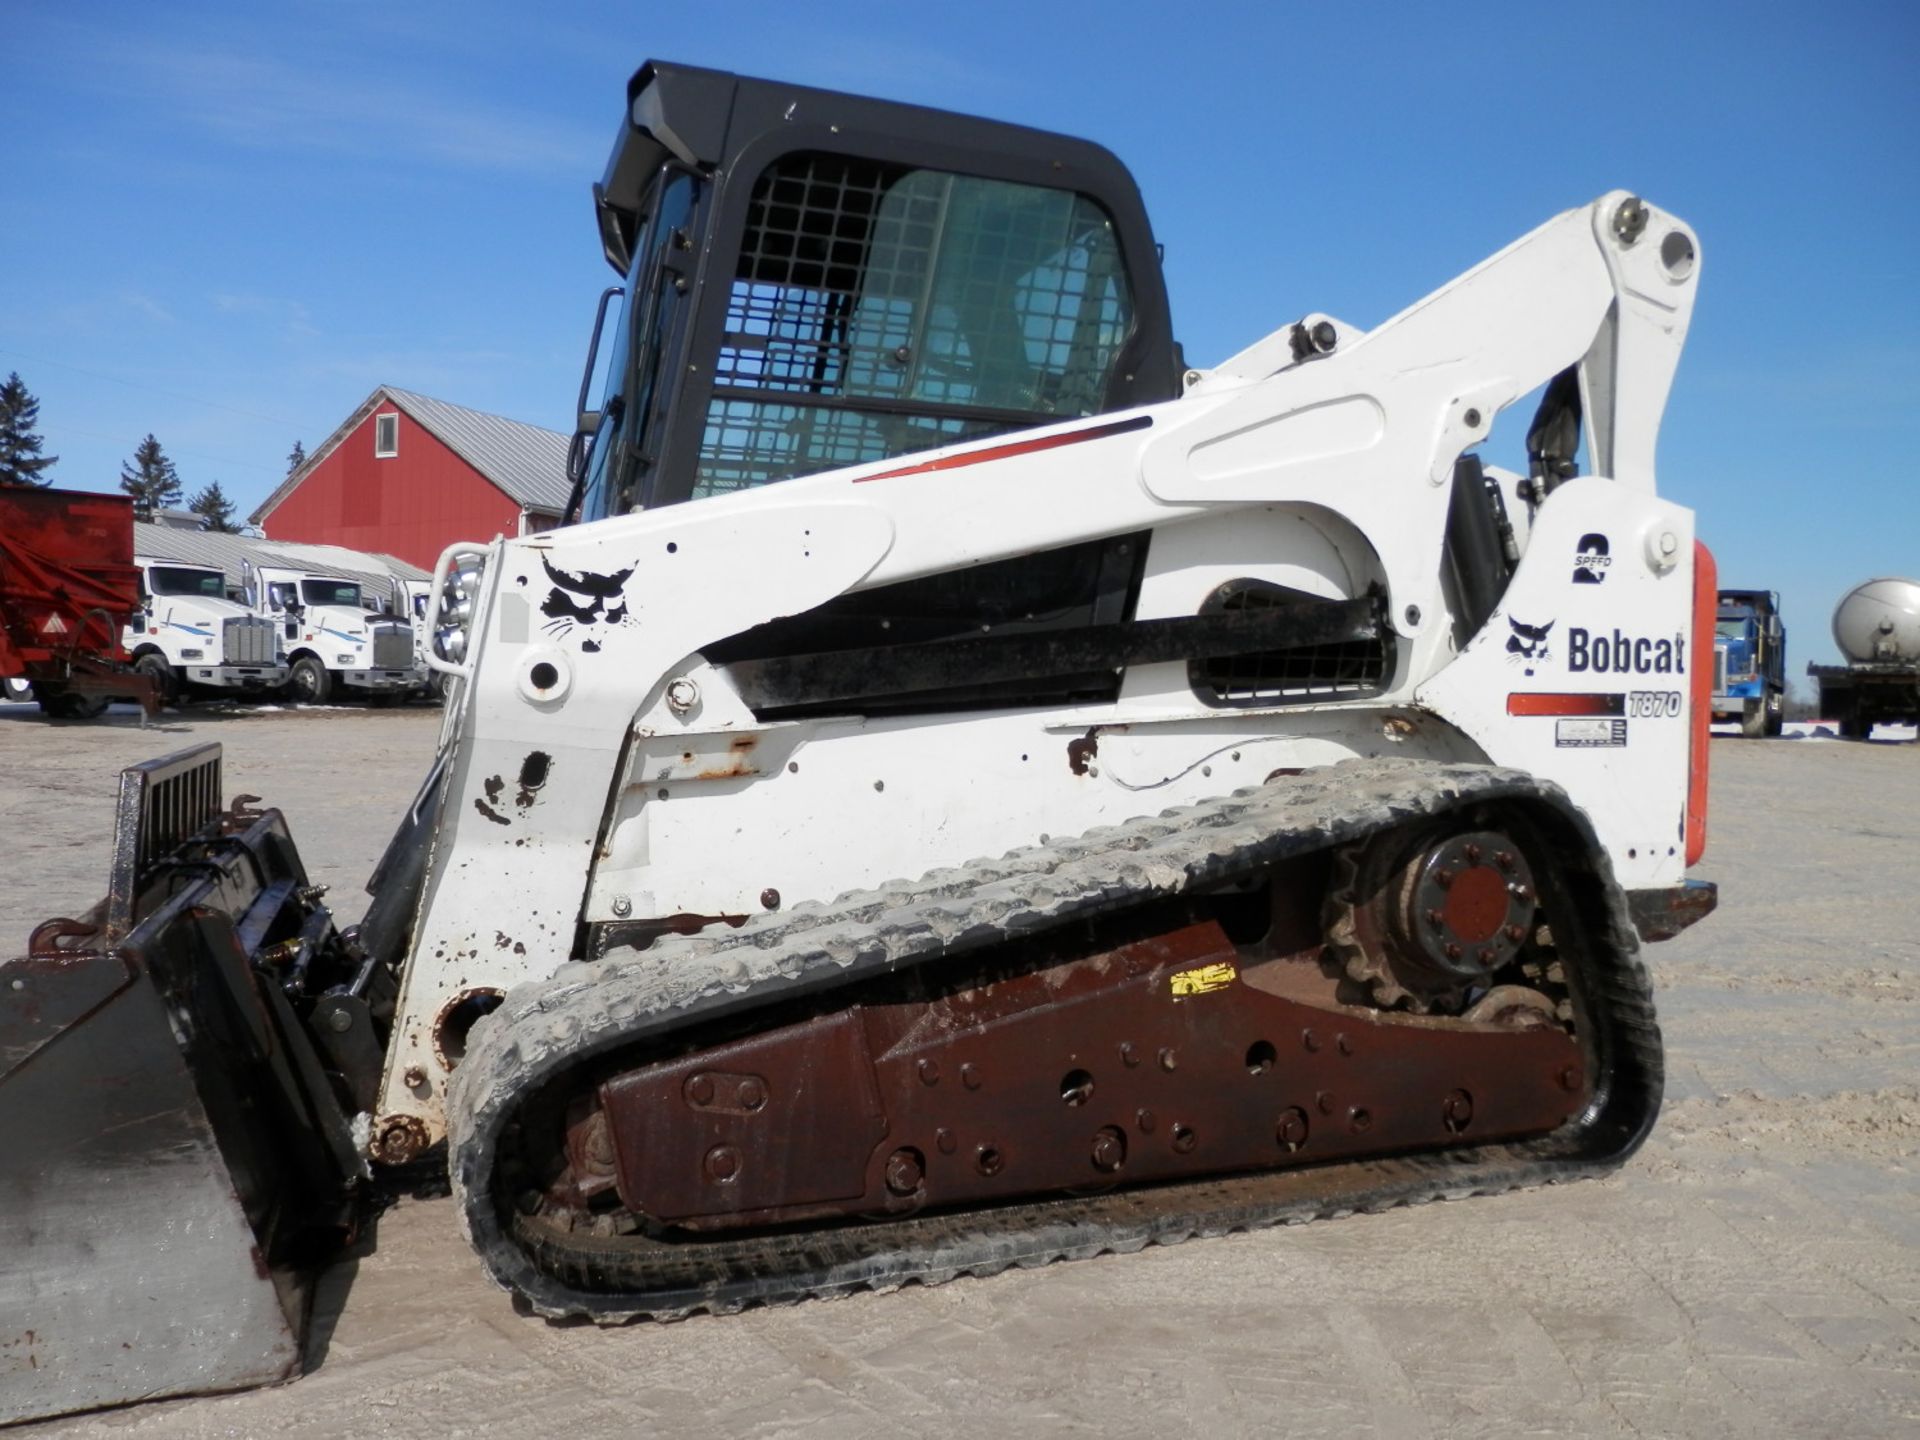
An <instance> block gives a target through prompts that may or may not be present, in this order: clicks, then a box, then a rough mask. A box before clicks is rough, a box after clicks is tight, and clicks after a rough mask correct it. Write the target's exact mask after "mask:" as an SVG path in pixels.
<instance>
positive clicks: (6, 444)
mask: <svg viewBox="0 0 1920 1440" xmlns="http://www.w3.org/2000/svg"><path fill="white" fill-rule="evenodd" d="M39 418H40V401H39V400H38V399H36V398H35V396H34V395H33V393H32V392H31V391H30V390H28V389H27V387H26V386H25V385H22V384H21V383H20V376H19V374H18V373H17V372H14V373H9V374H8V376H7V383H6V384H4V385H0V485H44V484H46V483H47V482H46V481H44V480H42V479H41V478H40V472H41V471H42V470H44V469H46V468H47V467H48V466H49V465H51V464H53V462H54V461H56V460H58V459H59V458H60V457H59V456H58V455H42V454H41V453H40V444H41V441H40V435H39V433H38V432H37V431H36V430H35V429H34V428H33V426H34V422H35V421H37V420H38V419H39Z"/></svg>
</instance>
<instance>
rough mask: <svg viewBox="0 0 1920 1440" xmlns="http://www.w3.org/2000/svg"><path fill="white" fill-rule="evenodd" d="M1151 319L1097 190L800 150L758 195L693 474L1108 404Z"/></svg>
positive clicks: (706, 478)
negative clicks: (1141, 313)
mask: <svg viewBox="0 0 1920 1440" xmlns="http://www.w3.org/2000/svg"><path fill="white" fill-rule="evenodd" d="M1133 321H1134V305H1133V297H1132V292H1131V288H1130V286H1129V284H1128V280H1127V275H1126V270H1125V266H1124V264H1123V262H1122V259H1121V254H1120V245H1119V240H1118V237H1117V236H1116V235H1115V233H1114V229H1113V224H1112V221H1111V219H1110V218H1109V217H1108V216H1107V215H1106V213H1105V212H1104V211H1103V210H1102V209H1101V208H1100V207H1099V206H1098V205H1096V204H1095V203H1094V202H1093V201H1091V200H1089V199H1087V198H1086V197H1085V196H1082V195H1077V194H1074V193H1073V192H1071V191H1065V190H1052V189H1047V188H1045V187H1042V186H1035V185H1021V184H1014V183H1011V182H1008V181H1001V180H988V179H982V178H980V177H977V176H968V175H955V174H949V173H946V172H942V171H936V170H920V169H913V168H910V167H907V166H902V165H887V164H881V163H879V162H874V161H864V160H859V159H853V158H849V157H846V156H835V155H797V156H789V157H787V158H785V159H783V160H782V161H780V162H779V163H778V164H776V165H775V166H773V167H772V168H770V169H769V170H768V171H767V172H766V173H765V174H763V175H762V176H761V177H760V179H759V181H758V182H757V183H756V186H755V190H754V194H753V199H752V202H751V205H750V207H749V212H748V220H747V230H746V235H745V237H744V240H743V243H742V246H741V253H740V261H739V267H738V270H737V273H736V275H735V278H734V280H733V284H732V290H731V293H730V297H729V304H728V312H727V322H726V339H725V342H724V344H723V346H722V349H721V351H720V356H719V359H718V362H717V364H716V367H715V374H714V380H715V384H714V388H713V395H712V399H711V402H710V405H709V408H708V412H707V416H706V424H705V429H704V433H703V436H702V441H701V448H700V455H699V460H698V466H697V473H696V478H695V481H694V487H693V493H694V494H695V495H696V496H699V495H713V494H719V493H722V492H725V491H729V490H741V489H746V488H749V487H751V486H755V485H762V484H765V483H767V482H768V481H771V480H779V479H783V478H786V477H789V476H794V475H804V474H810V473H813V472H817V471H820V470H826V469H832V468H835V467H838V466H842V465H852V464H857V463H860V462H862V461H868V460H878V459H884V458H887V457H889V456H893V455H899V454H906V453H910V452H912V451H915V450H924V449H927V448H930V447H933V446H938V445H946V444H951V443H953V442H954V441H956V440H963V439H969V438H973V437H976V436H981V435H990V434H995V433H999V432H1002V431H1007V430H1013V429H1019V428H1021V427H1023V426H1028V425H1036V424H1044V423H1047V422H1049V421H1053V420H1061V419H1069V418H1074V417H1078V416H1082V415H1091V414H1094V413H1096V412H1098V411H1099V410H1101V409H1102V408H1104V400H1105V396H1106V391H1107V387H1108V384H1109V382H1110V380H1111V379H1112V373H1113V369H1114V366H1115V364H1116V362H1117V360H1118V357H1119V353H1120V350H1121V347H1122V346H1123V345H1124V344H1125V343H1126V341H1127V339H1128V337H1129V336H1130V335H1131V333H1132V330H1133Z"/></svg>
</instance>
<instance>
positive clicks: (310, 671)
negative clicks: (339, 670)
mask: <svg viewBox="0 0 1920 1440" xmlns="http://www.w3.org/2000/svg"><path fill="white" fill-rule="evenodd" d="M287 690H288V692H289V693H291V694H292V696H293V698H294V699H295V700H297V701H299V702H300V703H301V704H302V705H324V704H326V703H327V697H328V696H330V695H331V694H333V676H331V675H329V674H328V673H327V667H326V666H324V665H322V664H321V663H320V662H319V661H318V660H317V659H315V658H314V657H313V656H311V655H302V656H301V657H300V658H299V659H298V660H295V661H294V662H293V673H292V674H291V675H290V676H288V677H287Z"/></svg>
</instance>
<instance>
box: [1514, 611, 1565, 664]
mask: <svg viewBox="0 0 1920 1440" xmlns="http://www.w3.org/2000/svg"><path fill="white" fill-rule="evenodd" d="M1555 623H1556V622H1555V621H1552V620H1549V621H1547V623H1546V624H1544V625H1528V624H1526V623H1524V622H1522V621H1519V620H1516V619H1514V618H1513V617H1512V616H1511V615H1509V616H1508V617H1507V624H1508V625H1510V626H1511V627H1512V628H1513V634H1511V635H1509V636H1508V637H1507V654H1508V655H1509V656H1511V657H1512V658H1513V660H1514V662H1515V663H1518V664H1522V665H1525V666H1526V667H1527V674H1529V675H1531V674H1533V667H1534V666H1536V665H1544V664H1546V663H1547V661H1548V660H1550V659H1552V658H1553V651H1552V650H1551V649H1550V648H1548V645H1547V632H1548V631H1550V630H1552V629H1553V627H1554V625H1555Z"/></svg>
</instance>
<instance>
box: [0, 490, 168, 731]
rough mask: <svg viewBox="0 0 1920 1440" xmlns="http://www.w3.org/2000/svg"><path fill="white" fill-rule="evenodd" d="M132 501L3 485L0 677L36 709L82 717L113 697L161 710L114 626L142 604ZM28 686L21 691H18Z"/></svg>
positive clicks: (122, 497)
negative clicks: (33, 702)
mask: <svg viewBox="0 0 1920 1440" xmlns="http://www.w3.org/2000/svg"><path fill="white" fill-rule="evenodd" d="M139 585H140V575H139V571H138V570H137V569H136V567H135V566H134V563H133V501H132V499H131V498H130V497H128V496H125V495H95V494H93V493H91V492H89V491H84V490H53V489H42V488H39V487H35V486H29V485H0V679H4V680H5V681H6V682H7V687H6V694H7V695H8V697H9V698H13V697H14V696H16V695H22V696H24V695H31V697H32V698H33V699H34V700H36V701H38V702H39V705H40V709H41V711H42V713H44V714H46V715H50V716H52V717H54V718H56V719H62V720H86V719H91V718H93V717H94V716H96V715H98V714H100V713H101V712H102V711H103V710H105V709H106V708H107V706H108V705H109V704H110V703H112V701H114V700H116V699H125V700H133V701H136V702H137V703H139V704H140V705H141V706H142V708H143V709H144V710H145V711H146V712H147V713H148V714H153V713H155V712H157V711H158V709H159V705H160V696H159V693H158V691H157V689H156V687H155V685H154V682H153V679H152V678H151V677H150V676H149V675H147V674H144V673H137V672H136V671H135V670H134V668H133V666H132V664H131V658H132V657H131V656H130V655H129V653H128V652H127V650H126V649H125V647H124V646H123V645H122V643H121V627H122V626H123V625H124V624H125V623H127V621H128V620H130V619H131V618H132V617H133V616H134V615H136V614H137V613H138V612H139V610H140V605H141V600H140V593H139ZM23 686H24V687H25V688H24V690H23V689H22V688H21V687H23Z"/></svg>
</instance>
